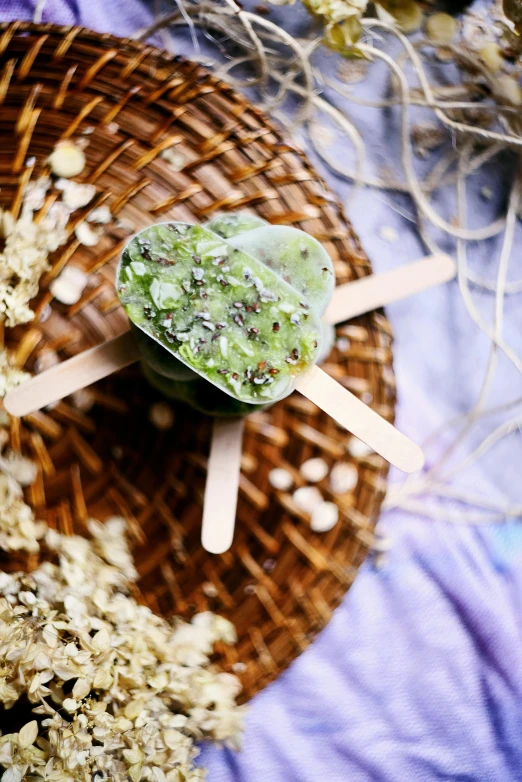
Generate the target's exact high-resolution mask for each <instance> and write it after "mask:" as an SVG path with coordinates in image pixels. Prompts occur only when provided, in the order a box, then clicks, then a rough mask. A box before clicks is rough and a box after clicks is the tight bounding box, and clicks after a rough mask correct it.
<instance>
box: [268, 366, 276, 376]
mask: <svg viewBox="0 0 522 782" xmlns="http://www.w3.org/2000/svg"><path fill="white" fill-rule="evenodd" d="M268 374H269V375H278V374H279V370H278V369H276V368H275V367H270V369H269V370H268Z"/></svg>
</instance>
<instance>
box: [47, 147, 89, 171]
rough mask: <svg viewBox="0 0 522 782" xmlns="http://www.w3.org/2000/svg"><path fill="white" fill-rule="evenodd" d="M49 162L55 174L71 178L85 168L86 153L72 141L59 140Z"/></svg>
mask: <svg viewBox="0 0 522 782" xmlns="http://www.w3.org/2000/svg"><path fill="white" fill-rule="evenodd" d="M47 162H48V163H49V165H50V167H51V171H52V172H53V174H55V175H56V176H58V177H65V178H67V179H70V178H71V177H74V176H78V174H81V173H82V171H83V169H84V168H85V154H84V152H83V150H81V149H80V148H79V147H78V146H77V145H76V144H74V143H73V142H72V141H59V142H58V144H57V145H56V146H55V148H54V149H53V151H52V152H51V154H50V155H49V157H48V159H47Z"/></svg>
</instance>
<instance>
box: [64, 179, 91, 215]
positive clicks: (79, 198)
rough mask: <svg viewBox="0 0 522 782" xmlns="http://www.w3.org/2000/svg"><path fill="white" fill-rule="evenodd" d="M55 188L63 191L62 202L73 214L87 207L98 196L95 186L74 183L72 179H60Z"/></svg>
mask: <svg viewBox="0 0 522 782" xmlns="http://www.w3.org/2000/svg"><path fill="white" fill-rule="evenodd" d="M55 187H56V189H57V190H61V191H62V202H63V203H64V204H65V206H66V207H67V209H69V210H70V211H71V212H74V211H75V210H76V209H81V208H82V207H84V206H87V204H88V203H89V202H90V201H92V199H93V198H94V196H95V195H96V186H95V185H90V184H87V183H85V184H83V183H79V182H74V181H73V180H71V179H58V181H57V182H55Z"/></svg>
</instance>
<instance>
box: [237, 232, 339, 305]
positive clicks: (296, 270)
mask: <svg viewBox="0 0 522 782" xmlns="http://www.w3.org/2000/svg"><path fill="white" fill-rule="evenodd" d="M227 241H228V242H229V244H231V245H232V246H233V247H237V248H238V249H240V250H242V251H243V252H245V253H247V254H248V255H252V256H254V258H258V259H259V260H261V261H262V262H263V263H264V264H265V265H266V266H268V267H269V268H271V269H273V270H274V271H275V272H277V274H279V275H280V276H281V277H283V279H284V280H286V282H288V283H289V284H290V285H291V286H292V287H293V288H295V289H296V290H297V291H298V292H299V293H300V294H301V296H305V297H306V300H307V302H308V303H309V305H310V307H313V309H314V310H315V311H316V312H318V313H319V315H322V314H323V312H324V311H325V310H326V307H327V306H328V302H329V301H330V299H331V297H332V293H333V289H334V287H335V274H334V270H333V265H332V261H331V258H330V256H329V255H328V253H327V252H326V250H325V249H324V247H323V246H322V244H320V243H319V242H318V241H317V239H314V238H313V236H309V235H308V234H306V233H304V231H300V230H299V229H298V228H292V227H291V226H288V225H269V226H262V227H260V228H254V229H253V230H249V231H244V232H242V233H239V234H236V235H234V236H230V237H229V238H228V239H227Z"/></svg>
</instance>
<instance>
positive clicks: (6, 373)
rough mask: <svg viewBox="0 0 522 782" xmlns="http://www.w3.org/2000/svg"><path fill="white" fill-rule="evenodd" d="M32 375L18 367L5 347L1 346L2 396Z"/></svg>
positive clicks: (0, 392)
mask: <svg viewBox="0 0 522 782" xmlns="http://www.w3.org/2000/svg"><path fill="white" fill-rule="evenodd" d="M30 377H31V376H30V375H29V373H28V372H22V370H21V369H18V368H17V367H16V366H15V364H14V362H13V359H12V357H11V355H10V354H9V353H8V352H7V350H6V349H5V348H0V397H4V396H5V395H6V394H7V392H8V391H10V390H11V389H12V388H16V386H19V385H20V384H21V383H23V382H24V381H25V380H28V379H29V378H30Z"/></svg>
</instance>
